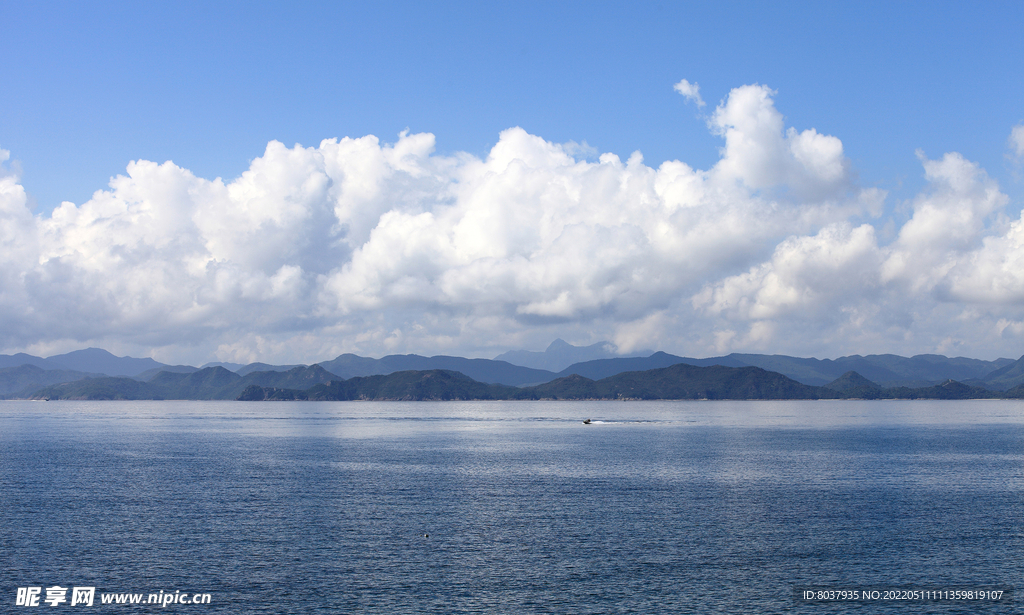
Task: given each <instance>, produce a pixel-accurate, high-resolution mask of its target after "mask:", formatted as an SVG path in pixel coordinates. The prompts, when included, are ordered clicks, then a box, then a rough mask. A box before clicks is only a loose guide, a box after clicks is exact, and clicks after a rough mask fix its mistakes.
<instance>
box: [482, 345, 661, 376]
mask: <svg viewBox="0 0 1024 615" xmlns="http://www.w3.org/2000/svg"><path fill="white" fill-rule="evenodd" d="M614 349H615V345H614V344H612V343H611V342H597V343H595V344H591V345H589V346H573V345H572V344H570V343H568V342H566V341H565V340H562V339H556V340H555V341H553V342H551V344H550V345H549V346H548V347H547V349H546V350H544V351H543V352H533V351H529V350H509V351H508V352H503V353H502V354H500V355H498V356H496V357H494V360H495V361H506V362H508V363H511V364H512V365H519V366H522V367H530V368H533V369H542V370H546V371H549V372H560V371H562V370H564V369H566V368H568V367H570V366H572V365H575V364H577V363H583V362H586V361H595V360H598V359H621V358H628V357H647V356H650V355H651V354H652V353H653V351H651V350H641V351H638V352H632V353H622V354H619V353H618V352H615V351H614Z"/></svg>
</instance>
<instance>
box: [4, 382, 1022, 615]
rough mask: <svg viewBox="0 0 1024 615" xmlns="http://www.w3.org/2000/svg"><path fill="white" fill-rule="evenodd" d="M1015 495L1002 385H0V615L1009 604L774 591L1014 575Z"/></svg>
mask: <svg viewBox="0 0 1024 615" xmlns="http://www.w3.org/2000/svg"><path fill="white" fill-rule="evenodd" d="M583 418H592V419H595V420H600V421H603V422H599V423H596V424H593V425H583V424H582V423H581V421H582V419H583ZM1022 496H1024V404H1020V403H1018V402H992V401H984V402H795V403H791V402H779V403H776V402H742V403H739V402H738V403H731V402H683V403H651V402H638V403H569V402H559V403H542V402H508V403H505V402H502V403H405V404H375V403H365V402H364V403H335V404H312V403H290V404H289V403H282V404H271V403H264V404H245V403H241V402H212V403H211V402H95V403H85V402H82V403H74V402H49V403H29V402H4V403H0V604H2V605H4V606H3V608H0V611H2V612H8V611H10V612H34V611H38V612H58V611H73V612H79V611H81V612H85V613H90V612H94V613H100V612H158V611H159V612H180V613H186V612H187V613H222V612H229V613H314V612H339V613H668V612H710V613H719V612H720V613H782V612H790V613H846V612H854V613H890V612H892V613H921V612H928V613H977V612H984V613H1016V612H1019V608H1018V605H1019V604H1020V601H1021V599H1020V598H1018V599H1017V601H1015V602H1008V601H1006V600H1004V601H1002V602H999V603H991V602H983V601H977V600H975V601H946V602H931V603H920V602H919V603H913V604H912V603H906V602H891V601H890V602H884V601H874V602H863V601H862V602H856V603H843V604H837V603H808V602H802V601H800V600H798V599H796V598H795V597H794V593H793V590H794V588H799V587H804V586H816V587H823V586H827V587H837V588H849V589H856V588H864V587H875V588H887V587H889V588H925V587H927V588H950V589H954V588H956V589H960V588H965V587H981V586H985V587H992V586H999V587H1004V588H1009V587H1015V586H1017V585H1021V579H1022V574H1024V563H1022V562H1024V557H1022V555H1024V497H1022ZM53 585H60V586H63V587H71V586H94V587H96V588H97V589H96V598H95V604H94V606H93V607H91V608H89V607H81V606H75V607H70V606H69V605H68V604H67V603H65V604H62V605H61V606H59V607H56V608H54V607H50V606H48V605H42V606H39V607H37V608H36V609H31V608H23V607H16V606H15V601H16V590H17V588H18V587H27V586H39V587H44V588H45V587H49V586H53ZM161 590H162V591H164V592H165V593H166V592H170V593H173V592H175V591H176V590H177V591H181V592H188V593H190V594H191V593H193V592H196V593H198V592H203V593H209V594H210V596H211V600H210V603H209V604H205V605H173V604H172V605H169V606H167V607H166V608H160V607H153V606H148V607H146V606H143V607H131V606H128V605H116V606H110V605H108V606H102V605H100V604H99V602H100V598H99V595H100V593H114V592H138V593H144V594H147V595H148V594H149V593H156V592H159V591H161ZM43 593H44V596H43V597H44V598H45V590H44V592H43ZM68 600H69V602H70V593H69V595H68ZM41 604H42V603H41Z"/></svg>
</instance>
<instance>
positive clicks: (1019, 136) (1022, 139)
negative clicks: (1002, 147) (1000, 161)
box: [1009, 124, 1024, 160]
mask: <svg viewBox="0 0 1024 615" xmlns="http://www.w3.org/2000/svg"><path fill="white" fill-rule="evenodd" d="M1009 146H1010V151H1011V152H1012V153H1013V155H1014V156H1016V158H1017V160H1024V124H1017V125H1016V126H1014V127H1013V129H1012V130H1011V131H1010V142H1009Z"/></svg>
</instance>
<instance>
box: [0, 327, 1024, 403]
mask: <svg viewBox="0 0 1024 615" xmlns="http://www.w3.org/2000/svg"><path fill="white" fill-rule="evenodd" d="M610 352H611V350H610V349H609V348H608V347H601V344H593V345H591V346H587V347H576V346H572V345H571V344H567V343H565V342H564V341H562V340H556V341H555V342H552V344H551V346H549V347H548V350H546V351H545V352H544V353H527V354H526V355H522V354H520V355H514V356H518V357H520V358H522V357H527V358H529V357H533V358H534V359H538V360H540V359H543V360H549V359H550V360H551V361H552V362H553V363H552V364H557V362H558V361H563V362H564V360H567V358H568V357H571V356H578V355H580V354H584V353H599V354H607V353H610ZM508 355H509V353H505V355H501V356H508ZM535 355H543V356H542V357H539V358H538V356H535ZM549 355H550V356H549ZM513 358H514V357H513ZM517 360H519V359H517ZM677 364H685V365H691V366H697V367H707V366H713V365H719V366H724V367H759V368H761V369H764V370H767V371H770V372H776V373H779V374H782V375H784V376H786V377H788V378H791V379H793V380H795V381H797V382H800V383H802V384H805V385H811V386H824V385H829V384H830V383H834V382H835V381H836V380H837V379H839V378H841V377H842V376H843V375H844V374H846V373H847V372H851V371H854V372H856V373H857V374H859V375H860V376H862V377H863V378H865V379H866V380H868V381H870V382H872V383H875V384H877V385H880V386H881V387H883V388H890V389H891V388H899V387H903V388H906V389H917V388H922V387H930V386H936V385H940V384H943V383H945V382H947V381H948V380H954V381H957V382H960V383H964V384H966V385H968V386H979V387H985V388H989V389H993V390H998V391H1006V390H1008V389H1011V388H1014V387H1016V386H1018V385H1022V384H1024V357H1022V359H1021V360H1018V361H1013V360H1012V359H997V360H995V361H982V360H979V359H968V358H964V357H956V358H948V357H943V356H940V355H917V356H914V357H909V358H908V357H900V356H896V355H868V356H860V355H852V356H848V357H840V358H838V359H814V358H800V357H790V356H785V355H760V354H741V353H733V354H730V355H726V356H722V357H710V358H703V359H695V358H690V357H681V356H677V355H671V354H668V353H665V352H655V353H653V354H651V355H649V356H646V357H643V356H634V357H611V358H601V359H592V360H588V361H581V362H577V363H574V364H572V365H570V366H568V367H566V368H564V369H562V370H561V371H559V372H553V371H548V370H545V369H536V368H532V367H526V366H522V365H515V364H512V363H510V362H508V361H503V360H498V359H493V360H491V359H466V358H462V357H453V356H444V355H439V356H433V357H425V356H420V355H414V354H408V355H389V356H386V357H383V358H380V359H373V358H368V357H361V356H358V355H354V354H343V355H340V356H338V357H336V358H335V359H333V360H331V361H325V362H323V363H320V364H319V365H320V367H321V368H322V369H323V370H324V371H325V372H326V373H328V374H330V375H331V376H333V379H342V380H344V379H349V378H353V377H366V376H374V375H387V374H392V373H395V372H402V371H431V370H448V371H455V372H459V373H462V374H464V375H465V376H467V377H469V378H471V379H472V380H475V381H478V382H482V383H488V384H502V385H507V386H518V387H528V386H532V385H538V384H543V383H547V382H551V381H552V380H555V379H556V378H564V377H567V376H570V375H573V374H576V375H579V376H582V377H584V378H586V379H589V380H594V381H597V380H601V379H603V378H608V377H611V376H614V375H616V374H621V373H624V372H633V371H646V370H651V369H662V368H666V367H670V366H672V365H677ZM22 366H34V367H36V368H39V369H41V370H44V371H52V372H55V373H53V374H50V375H47V376H45V377H42V376H41V378H42V380H31V379H27V378H29V374H30V373H31V374H36V375H37V376H38V373H36V372H30V371H24V372H18V373H17V374H16V373H14V372H11V373H8V374H6V375H5V373H3V372H2V371H0V396H4V395H6V396H8V397H12V396H18V397H23V396H25V395H27V393H26V391H28V390H29V389H27V388H24V387H21V385H19V384H18V383H19V382H21V383H22V384H25V386H26V387H32V386H35V384H39V385H41V386H44V385H45V386H49V385H56V384H60V383H59V382H57V381H58V380H60V381H64V380H66V379H68V378H73V379H78V378H84V377H86V376H87V375H91V376H92V377H94V378H95V377H96V376H97V375H106V376H131V377H133V378H136V379H141V380H146V381H149V380H152V379H156V378H157V377H158V376H159V377H160V378H162V379H163V380H162V381H160V382H156V383H154V384H155V385H156V386H157V387H158V388H155V389H152V390H150V392H149V394H150V395H153V396H154V397H152V398H153V399H157V398H166V396H167V395H172V396H180V395H186V394H188V395H190V394H191V393H188V391H190V390H194V391H199V390H202V391H205V393H204V395H216V396H217V397H204V398H206V399H233V398H234V397H235V396H236V395H237V393H238V392H240V391H241V390H242V389H244V388H245V387H246V386H249V385H250V384H256V385H257V386H267V387H271V388H282V389H287V388H296V387H299V385H300V384H301V386H303V387H308V386H311V385H310V384H309V383H308V382H307V383H299V384H296V385H295V386H294V387H293V386H292V385H283V384H272V383H270V381H269V380H268V377H267V376H257V377H255V379H253V380H248V379H247V380H244V381H243V380H242V379H243V378H248V376H250V375H251V374H266V373H289V372H292V371H293V370H303V369H309V368H307V367H306V366H301V365H300V366H294V365H270V364H266V363H250V364H248V365H244V366H239V365H238V364H233V363H227V364H211V365H209V366H208V367H204V368H203V369H199V368H195V367H192V366H189V365H175V366H170V365H164V364H162V363H159V362H157V361H154V360H153V359H136V358H132V357H116V356H114V355H113V354H111V353H109V352H107V351H105V350H101V349H98V348H89V349H86V350H78V351H75V352H70V353H67V354H63V355H56V356H53V357H49V358H45V359H44V358H40V357H35V356H32V355H28V354H24V353H19V354H16V355H0V370H2V369H4V368H14V367H22ZM231 367H236V368H237V369H236V370H234V371H233V370H231V369H230V368H231ZM214 368H217V369H222V370H224V371H226V372H228V373H233V374H234V376H237V377H238V380H237V381H235V380H232V382H231V383H227V382H226V381H225V383H224V384H223V387H222V389H219V390H217V391H214V390H213V389H212V388H211V386H212V385H211V384H209V383H204V382H202V378H204V377H207V376H209V375H210V374H209V373H206V374H205V375H199V376H194V377H193V378H192V379H189V380H185V379H184V376H185V375H188V374H193V373H194V374H199V373H200V372H205V370H208V369H214ZM168 373H177V374H179V377H177V378H173V377H171V376H168V375H166V374H168ZM161 374H164V375H161ZM19 378H20V379H21V380H19ZM322 379H323V378H321V380H322ZM172 380H173V381H174V383H177V384H174V387H178V386H183V387H186V388H184V389H179V388H174V387H172V388H170V389H168V388H166V387H168V386H171V384H172V382H171V381H172ZM179 381H180V382H179ZM327 381H329V380H327ZM192 382H195V383H196V384H195V385H194V386H195V387H197V388H194V389H189V388H188V387H191V386H193V385H192V384H189V383H192ZM107 384H109V385H110V386H114V384H112V383H107ZM97 386H99V383H97V382H93V383H91V384H90V385H88V386H86V387H85V388H82V389H81V390H79V392H81V391H85V390H86V389H88V388H89V387H97ZM236 386H241V388H239V389H238V391H235V389H234V388H233V387H236ZM19 387H20V388H19ZM160 387H164V388H160ZM115 388H116V387H115ZM131 390H132V391H134V392H133V393H131V394H132V395H139V394H143V391H144V389H138V388H134V387H133V388H132V389H131ZM830 390H833V391H835V390H838V389H835V388H834V387H833V388H831V389H830ZM126 391H127V389H126ZM108 392H109V391H108ZM104 394H106V393H104ZM125 394H129V393H127V392H126V393H125ZM880 394H881V393H880ZM174 398H180V397H174Z"/></svg>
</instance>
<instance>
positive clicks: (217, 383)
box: [31, 365, 338, 400]
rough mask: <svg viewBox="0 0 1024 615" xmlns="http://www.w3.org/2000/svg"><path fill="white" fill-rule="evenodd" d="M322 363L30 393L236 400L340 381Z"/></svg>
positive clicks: (96, 382)
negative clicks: (261, 390)
mask: <svg viewBox="0 0 1024 615" xmlns="http://www.w3.org/2000/svg"><path fill="white" fill-rule="evenodd" d="M337 378H338V377H337V376H335V375H334V374H331V373H329V372H327V371H325V370H324V369H323V368H321V367H320V366H319V365H312V366H309V367H305V366H302V367H296V368H293V369H291V370H288V371H287V372H276V371H265V372H252V373H250V374H246V375H245V376H239V375H238V374H236V373H234V372H232V371H228V370H227V369H224V368H223V367H219V366H218V367H207V368H205V369H201V370H198V371H194V372H191V373H182V372H167V371H164V372H160V373H158V374H157V375H156V376H154V377H153V378H152V379H151V380H149V381H148V382H142V381H139V380H136V379H133V378H124V377H100V378H87V379H84V380H78V381H76V382H69V383H65V384H57V385H52V386H48V387H44V388H42V389H40V390H38V391H35V392H34V393H32V394H31V397H33V398H36V399H88V400H101V399H236V398H237V397H238V396H239V395H240V394H241V393H242V391H244V390H245V388H246V387H248V386H252V385H255V386H267V387H279V388H290V389H308V388H310V387H312V386H314V385H316V384H321V383H326V382H330V381H331V380H337Z"/></svg>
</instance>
